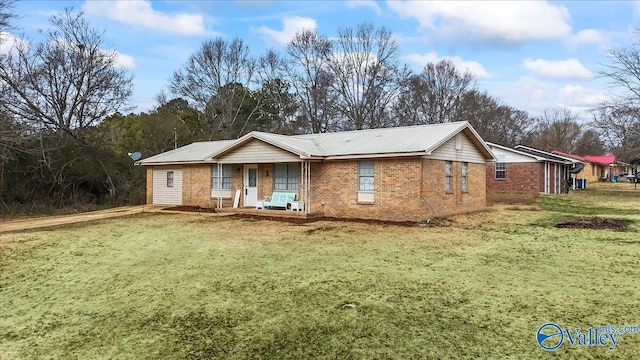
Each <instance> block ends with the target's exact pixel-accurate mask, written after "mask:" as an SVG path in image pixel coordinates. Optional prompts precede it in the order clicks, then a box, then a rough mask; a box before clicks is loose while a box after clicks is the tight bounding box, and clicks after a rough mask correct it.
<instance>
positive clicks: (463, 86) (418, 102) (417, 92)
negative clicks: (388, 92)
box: [394, 59, 476, 124]
mask: <svg viewBox="0 0 640 360" xmlns="http://www.w3.org/2000/svg"><path fill="white" fill-rule="evenodd" d="M403 85H404V86H403V91H402V94H401V95H400V97H399V98H398V101H397V102H396V104H395V106H394V112H395V113H396V116H398V117H400V116H402V117H404V118H406V119H409V122H410V123H412V124H438V123H446V122H451V121H456V120H458V117H457V115H458V111H459V110H460V106H461V104H462V101H463V98H464V96H465V94H466V93H468V92H470V91H472V90H474V89H475V86H476V84H475V79H474V77H473V75H472V74H471V73H470V72H468V71H465V72H464V73H461V72H460V71H458V69H456V67H455V65H454V64H453V63H452V62H451V61H450V60H446V59H445V60H440V61H439V62H437V63H429V64H427V65H426V66H425V67H424V69H423V70H422V72H421V73H420V74H417V75H412V76H411V77H409V78H407V79H406V80H405V81H404V84H403Z"/></svg>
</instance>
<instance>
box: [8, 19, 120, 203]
mask: <svg viewBox="0 0 640 360" xmlns="http://www.w3.org/2000/svg"><path fill="white" fill-rule="evenodd" d="M50 22H51V28H50V29H49V30H47V31H46V32H45V34H46V39H45V41H43V42H41V43H30V44H28V43H26V42H20V43H17V44H15V45H14V46H15V48H13V49H12V50H11V51H9V52H8V53H6V54H5V56H3V57H2V58H1V59H0V87H1V88H2V93H1V94H0V106H1V110H2V112H4V114H5V115H6V116H8V117H9V118H11V119H12V120H13V121H14V122H15V123H14V124H15V125H20V126H23V127H25V128H27V129H25V131H28V133H29V134H31V136H30V140H29V144H30V145H25V148H26V149H27V150H28V152H29V156H30V157H33V158H35V159H37V161H34V162H33V163H32V164H33V165H34V166H33V168H32V169H31V170H30V171H32V172H33V173H35V174H39V176H40V180H41V182H42V183H43V184H48V186H49V190H48V193H49V194H50V195H51V196H52V198H54V199H56V202H57V203H58V204H62V203H63V202H64V201H67V200H68V199H64V196H65V195H64V194H68V191H67V190H68V189H69V188H72V187H74V186H76V185H75V184H76V183H77V182H79V181H80V182H81V181H83V179H86V178H87V177H88V174H86V173H83V175H78V174H76V175H74V176H73V177H72V176H69V175H70V173H71V172H73V171H74V170H73V168H74V166H75V164H79V163H81V162H87V161H88V160H87V159H89V158H91V159H93V160H91V165H92V166H93V167H95V166H96V165H98V169H99V170H98V171H95V170H96V169H94V171H93V173H94V174H98V173H99V174H100V177H102V178H106V179H107V180H106V182H107V184H106V185H104V186H105V187H107V188H108V189H109V191H110V192H111V194H112V195H115V185H114V182H113V181H112V178H111V174H110V172H109V171H108V170H107V167H106V164H105V161H103V159H102V157H100V156H89V155H88V154H102V153H104V152H101V151H100V150H99V148H100V145H99V143H98V145H95V144H96V141H95V139H94V135H93V133H94V131H93V130H94V129H93V128H94V127H95V125H97V124H99V123H100V122H101V121H102V120H104V119H105V118H106V117H107V116H108V115H111V114H113V113H115V112H117V111H118V110H119V109H121V108H123V107H125V106H126V104H127V101H128V99H129V97H130V95H131V89H132V77H131V75H130V74H129V73H128V72H127V70H125V69H123V68H121V67H119V66H118V65H117V54H116V52H115V51H113V50H107V49H104V48H103V32H102V31H100V30H98V29H96V28H94V27H92V26H91V25H90V24H89V23H88V22H87V20H86V19H85V18H84V15H83V13H82V12H80V13H73V11H72V9H67V10H66V11H65V12H64V13H62V14H60V15H54V16H53V17H51V20H50ZM72 180H74V181H72Z"/></svg>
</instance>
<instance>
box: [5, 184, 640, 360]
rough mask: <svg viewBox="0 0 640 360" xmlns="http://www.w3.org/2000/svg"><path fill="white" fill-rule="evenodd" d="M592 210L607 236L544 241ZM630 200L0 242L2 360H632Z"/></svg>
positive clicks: (137, 229) (172, 224) (151, 218)
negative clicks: (609, 343) (586, 336)
mask: <svg viewBox="0 0 640 360" xmlns="http://www.w3.org/2000/svg"><path fill="white" fill-rule="evenodd" d="M577 216H587V217H593V216H609V217H613V218H617V219H624V220H626V221H627V229H626V230H624V231H613V230H576V229H557V228H556V227H555V224H556V222H557V221H558V220H559V219H567V218H571V217H577ZM639 235H640V191H637V192H616V191H597V192H596V191H584V192H572V194H570V195H567V196H555V197H546V196H545V197H542V198H541V199H540V206H539V207H536V206H534V207H532V206H495V207H491V208H490V209H489V210H488V211H486V212H483V213H477V214H471V215H465V216H457V217H453V218H449V219H443V220H438V221H435V222H434V223H432V224H430V225H428V226H417V227H399V226H391V225H387V226H383V225H365V224H355V223H341V222H318V223H311V224H306V225H293V224H286V223H278V222H269V221H256V220H247V219H244V220H240V219H233V218H225V217H219V218H212V217H205V216H199V215H196V214H188V215H175V214H142V215H136V216H132V217H128V218H120V219H114V220H104V221H99V222H94V223H91V224H84V225H75V226H70V227H65V228H57V229H55V230H50V231H33V232H28V233H20V234H11V235H3V236H2V239H1V247H0V255H1V257H0V269H1V270H0V311H1V312H2V313H1V317H0V358H1V359H42V358H53V359H58V358H59V359H74V358H77V359H214V358H291V359H305V358H331V359H334V358H341V359H343V358H344V359H348V358H353V359H383V358H393V359H412V358H413V359H423V358H450V359H460V358H496V359H505V358H518V359H520V358H575V359H583V358H621V359H623V358H624V359H631V358H636V359H637V358H640V334H629V335H623V336H621V337H620V340H619V343H618V344H617V346H616V348H615V349H614V350H612V351H609V350H607V349H606V348H603V347H578V346H569V345H567V344H564V345H562V346H561V347H560V348H559V349H558V350H556V351H554V352H546V351H544V350H542V349H541V348H540V347H539V346H538V344H537V343H536V331H537V330H538V328H539V327H540V325H542V324H544V323H546V322H555V323H557V324H560V325H562V326H564V327H579V328H582V329H584V328H588V327H591V326H598V325H607V324H613V325H640V306H639V302H638V299H640V236H639Z"/></svg>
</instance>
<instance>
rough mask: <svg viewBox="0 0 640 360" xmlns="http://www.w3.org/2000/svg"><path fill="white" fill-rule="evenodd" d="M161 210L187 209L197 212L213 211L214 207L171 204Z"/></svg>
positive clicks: (214, 210)
mask: <svg viewBox="0 0 640 360" xmlns="http://www.w3.org/2000/svg"><path fill="white" fill-rule="evenodd" d="M162 210H171V211H188V212H198V213H215V212H216V209H213V208H208V207H200V206H171V207H166V208H163V209H162Z"/></svg>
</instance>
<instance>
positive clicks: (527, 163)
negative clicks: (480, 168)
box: [487, 142, 579, 202]
mask: <svg viewBox="0 0 640 360" xmlns="http://www.w3.org/2000/svg"><path fill="white" fill-rule="evenodd" d="M487 146H488V147H489V148H490V149H491V151H492V152H493V154H494V156H495V157H496V162H490V163H487V201H488V202H503V201H507V202H520V201H525V202H532V201H533V200H534V199H535V198H536V197H537V195H538V194H561V193H564V192H566V191H567V184H568V182H567V181H572V179H573V178H574V176H572V170H573V169H577V167H576V166H577V164H578V163H579V161H577V160H574V159H571V158H567V157H563V156H559V155H556V154H552V153H549V152H546V151H542V150H538V149H535V148H531V147H528V146H523V145H518V146H516V147H515V148H509V147H507V146H503V145H499V144H494V143H489V142H488V143H487Z"/></svg>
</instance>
